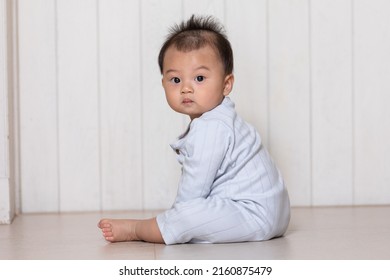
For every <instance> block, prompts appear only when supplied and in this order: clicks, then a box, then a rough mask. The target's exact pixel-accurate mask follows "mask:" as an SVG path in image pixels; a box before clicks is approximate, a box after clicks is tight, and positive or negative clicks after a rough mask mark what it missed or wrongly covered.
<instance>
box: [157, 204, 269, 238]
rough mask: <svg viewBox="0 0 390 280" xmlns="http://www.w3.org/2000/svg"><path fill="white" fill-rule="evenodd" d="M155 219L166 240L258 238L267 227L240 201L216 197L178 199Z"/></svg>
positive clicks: (262, 236) (264, 235) (263, 233)
mask: <svg viewBox="0 0 390 280" xmlns="http://www.w3.org/2000/svg"><path fill="white" fill-rule="evenodd" d="M157 221H158V223H159V226H160V230H161V232H162V234H163V236H164V240H165V243H166V244H175V243H186V242H193V243H206V242H207V243H225V242H242V241H259V240H264V239H265V238H266V232H267V227H268V226H267V224H266V223H261V222H259V221H258V220H256V219H255V217H254V215H252V214H251V212H250V211H249V210H247V209H245V208H244V207H243V206H242V205H240V203H238V202H234V201H231V200H228V199H218V198H208V199H202V198H199V199H194V200H190V201H186V202H181V203H177V204H176V205H175V206H174V207H173V208H172V209H170V210H168V211H165V212H164V213H162V214H160V215H158V216H157Z"/></svg>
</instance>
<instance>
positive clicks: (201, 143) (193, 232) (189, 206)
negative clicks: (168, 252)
mask: <svg viewBox="0 0 390 280" xmlns="http://www.w3.org/2000/svg"><path fill="white" fill-rule="evenodd" d="M171 147H172V149H173V150H174V151H175V152H176V153H177V154H178V156H177V159H178V161H179V163H180V164H181V165H182V175H181V178H180V182H179V187H178V193H177V197H176V200H175V202H174V204H173V206H172V208H171V209H169V210H167V211H165V212H163V213H161V214H160V215H158V216H157V223H158V226H159V229H160V231H161V234H162V237H163V239H164V241H165V243H166V244H176V243H186V242H191V243H224V242H242V241H261V240H268V239H271V238H273V237H278V236H282V235H283V234H284V233H285V231H286V230H287V226H288V223H289V221H290V202H289V198H288V194H287V190H286V188H285V186H284V182H283V179H282V177H281V175H280V172H279V170H278V169H277V168H276V166H275V164H274V163H273V161H272V159H271V158H270V156H269V154H268V152H267V150H266V149H265V147H264V146H263V145H262V142H261V138H260V136H259V134H258V133H257V132H256V130H255V129H254V128H253V127H252V126H251V125H250V124H248V123H246V122H244V121H243V120H242V119H241V118H240V117H239V116H238V115H237V113H236V111H235V109H234V103H233V102H232V101H231V100H230V98H228V97H225V99H224V100H223V102H222V103H221V104H220V105H219V106H217V107H216V108H214V109H213V110H211V111H209V112H206V113H204V114H203V115H202V116H201V117H199V118H196V119H194V120H193V121H192V122H191V124H190V127H189V131H188V133H187V134H185V135H184V136H183V137H181V138H179V139H178V140H177V141H176V142H175V143H174V144H171Z"/></svg>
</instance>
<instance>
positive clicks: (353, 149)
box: [351, 0, 356, 205]
mask: <svg viewBox="0 0 390 280" xmlns="http://www.w3.org/2000/svg"><path fill="white" fill-rule="evenodd" d="M355 94H356V89H355V2H354V0H351V104H352V105H351V127H352V132H351V133H352V135H351V136H352V137H351V156H352V158H351V169H352V170H351V173H352V174H351V184H352V193H351V195H352V205H355V204H356V193H355V191H356V190H355V180H356V178H355V175H356V165H355V164H356V142H355V141H356V115H355V114H356V112H355V108H356V107H355V106H356V104H355V102H356V100H355Z"/></svg>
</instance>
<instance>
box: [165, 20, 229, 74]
mask: <svg viewBox="0 0 390 280" xmlns="http://www.w3.org/2000/svg"><path fill="white" fill-rule="evenodd" d="M170 31H171V32H170V33H169V35H168V37H167V40H166V41H165V43H164V44H163V46H162V48H161V50H160V54H159V56H158V64H159V67H160V72H161V73H163V69H164V58H165V53H166V51H167V50H168V49H169V48H170V47H174V48H176V49H177V50H178V51H181V52H189V51H193V50H198V49H200V48H203V47H206V46H210V47H211V48H212V49H213V50H215V52H216V53H217V54H218V56H219V58H220V59H221V62H222V64H223V67H224V71H225V75H229V74H232V73H233V51H232V48H231V45H230V42H229V41H228V39H227V37H226V35H225V33H224V29H223V27H222V25H220V24H219V23H218V22H217V21H216V20H215V19H214V18H213V17H211V16H208V17H196V16H194V15H193V16H191V18H190V19H189V20H188V21H186V22H182V23H181V24H180V25H175V26H173V27H172V28H171V30H170Z"/></svg>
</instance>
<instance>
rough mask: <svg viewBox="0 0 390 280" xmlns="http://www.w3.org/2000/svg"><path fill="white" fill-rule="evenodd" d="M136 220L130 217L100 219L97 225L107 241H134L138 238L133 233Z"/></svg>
mask: <svg viewBox="0 0 390 280" xmlns="http://www.w3.org/2000/svg"><path fill="white" fill-rule="evenodd" d="M137 222H138V220H131V219H102V220H100V222H99V224H98V227H99V228H100V229H101V230H102V233H103V236H104V238H105V239H106V240H107V241H110V242H119V241H135V240H139V238H138V237H137V235H136V233H135V226H136V224H137Z"/></svg>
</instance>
